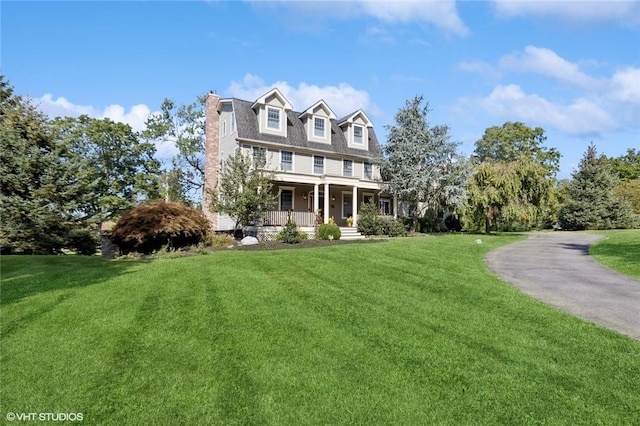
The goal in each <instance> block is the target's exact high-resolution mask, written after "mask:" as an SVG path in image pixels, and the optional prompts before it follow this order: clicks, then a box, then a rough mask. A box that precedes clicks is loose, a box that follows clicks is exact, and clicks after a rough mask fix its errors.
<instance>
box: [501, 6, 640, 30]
mask: <svg viewBox="0 0 640 426" xmlns="http://www.w3.org/2000/svg"><path fill="white" fill-rule="evenodd" d="M493 6H494V9H495V11H496V13H497V14H498V15H502V16H505V17H514V16H542V17H555V18H560V19H563V20H569V21H575V22H583V23H595V22H605V23H607V22H619V23H624V24H630V25H636V24H639V23H640V3H638V2H637V1H635V0H618V1H605V0H556V1H540V0H538V1H532V0H493Z"/></svg>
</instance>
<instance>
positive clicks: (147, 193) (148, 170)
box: [54, 115, 160, 222]
mask: <svg viewBox="0 0 640 426" xmlns="http://www.w3.org/2000/svg"><path fill="white" fill-rule="evenodd" d="M54 124H55V126H56V127H57V130H58V131H59V132H60V135H61V137H62V138H63V139H64V142H65V143H67V144H68V145H69V146H70V148H71V150H72V151H73V152H75V153H76V154H77V155H79V156H81V157H83V158H85V159H87V160H88V169H87V172H88V173H89V175H90V177H91V180H92V181H93V182H94V186H93V192H92V194H93V197H92V198H91V200H90V202H89V203H88V206H87V210H86V211H85V212H84V213H85V214H86V216H87V218H89V219H90V220H93V221H95V222H100V221H103V220H104V219H105V218H107V217H109V216H111V215H113V214H114V213H117V212H118V211H121V210H124V209H128V208H131V207H133V206H135V205H136V204H137V203H138V202H140V201H142V200H149V199H158V198H160V191H159V173H160V163H159V162H158V161H157V160H156V159H155V158H154V155H155V146H154V145H153V144H151V143H149V142H141V141H140V139H139V137H138V135H137V134H136V133H135V132H134V131H133V130H132V129H131V127H130V126H129V125H128V124H124V123H118V122H114V121H112V120H110V119H108V118H105V119H96V118H90V117H88V116H86V115H81V116H80V117H77V118H73V117H65V118H57V119H56V120H55V121H54Z"/></svg>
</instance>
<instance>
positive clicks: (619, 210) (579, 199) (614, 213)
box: [560, 144, 636, 230]
mask: <svg viewBox="0 0 640 426" xmlns="http://www.w3.org/2000/svg"><path fill="white" fill-rule="evenodd" d="M617 184H618V178H617V176H616V175H615V173H614V172H613V170H612V168H611V163H610V161H609V160H608V159H607V157H605V156H604V155H600V156H599V155H598V154H597V151H596V147H595V146H594V145H593V144H591V145H589V147H588V148H587V151H586V152H585V154H584V156H583V157H582V159H581V160H580V164H579V165H578V169H577V170H576V171H575V172H574V173H573V175H572V180H571V183H570V184H569V188H568V190H567V192H568V200H567V202H566V204H565V205H564V207H563V208H562V211H561V213H560V224H561V225H562V227H563V229H567V230H583V229H612V228H628V227H632V226H633V224H634V220H636V218H635V216H634V214H633V210H632V209H631V205H630V204H629V202H628V201H627V200H626V199H624V198H621V197H618V196H616V195H615V194H614V188H615V187H616V186H617Z"/></svg>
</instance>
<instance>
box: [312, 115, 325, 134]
mask: <svg viewBox="0 0 640 426" xmlns="http://www.w3.org/2000/svg"><path fill="white" fill-rule="evenodd" d="M324 124H325V120H324V118H320V117H314V119H313V136H315V137H317V138H324Z"/></svg>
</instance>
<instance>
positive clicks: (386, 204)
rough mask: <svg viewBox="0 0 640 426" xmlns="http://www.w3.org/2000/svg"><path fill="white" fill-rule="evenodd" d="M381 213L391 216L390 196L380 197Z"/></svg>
mask: <svg viewBox="0 0 640 426" xmlns="http://www.w3.org/2000/svg"><path fill="white" fill-rule="evenodd" d="M380 214H381V215H384V216H391V200H389V199H388V198H381V199H380Z"/></svg>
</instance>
